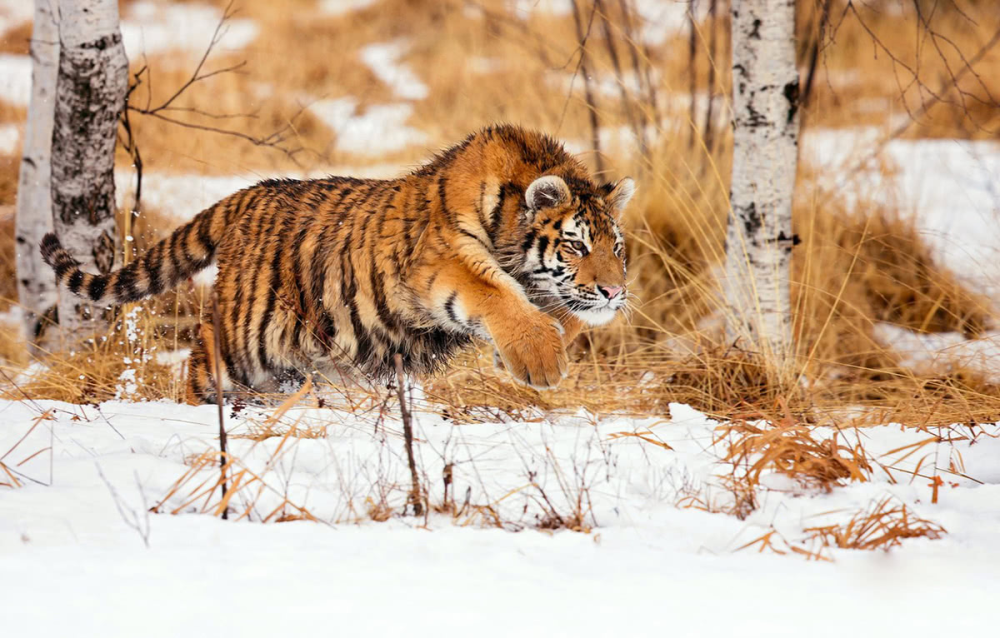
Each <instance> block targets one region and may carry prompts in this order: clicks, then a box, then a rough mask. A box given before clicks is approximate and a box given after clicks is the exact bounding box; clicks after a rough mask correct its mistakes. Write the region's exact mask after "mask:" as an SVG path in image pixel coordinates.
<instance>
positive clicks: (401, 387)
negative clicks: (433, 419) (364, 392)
mask: <svg viewBox="0 0 1000 638" xmlns="http://www.w3.org/2000/svg"><path fill="white" fill-rule="evenodd" d="M395 361H396V381H397V382H396V391H397V392H398V393H399V409H400V411H401V412H402V413H403V437H404V439H405V440H406V458H407V460H408V461H409V463H410V477H411V478H412V479H413V488H412V489H411V490H410V498H409V502H410V505H411V506H412V507H413V515H414V516H420V515H421V514H423V511H424V506H423V499H422V498H421V497H420V494H421V491H420V477H419V476H418V475H417V461H416V459H415V458H414V456H413V415H412V414H411V413H410V406H408V405H407V404H406V391H405V381H406V379H405V377H404V376H403V356H402V355H400V354H396V355H395Z"/></svg>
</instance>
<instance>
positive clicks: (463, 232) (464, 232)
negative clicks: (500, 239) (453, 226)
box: [458, 228, 490, 250]
mask: <svg viewBox="0 0 1000 638" xmlns="http://www.w3.org/2000/svg"><path fill="white" fill-rule="evenodd" d="M458 232H459V233H461V234H463V235H465V236H466V237H471V238H473V239H475V240H476V241H477V242H479V244H480V245H482V246H483V248H485V249H486V250H489V249H490V247H489V246H487V245H486V242H484V241H483V240H482V239H480V238H478V237H476V236H475V235H473V234H472V233H470V232H469V231H467V230H465V229H464V228H459V229H458Z"/></svg>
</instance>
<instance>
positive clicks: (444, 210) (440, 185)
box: [438, 172, 455, 222]
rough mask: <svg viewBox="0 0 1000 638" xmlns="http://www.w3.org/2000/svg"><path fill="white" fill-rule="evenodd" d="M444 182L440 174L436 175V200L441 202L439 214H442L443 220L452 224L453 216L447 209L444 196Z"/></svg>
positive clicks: (444, 179) (446, 200)
mask: <svg viewBox="0 0 1000 638" xmlns="http://www.w3.org/2000/svg"><path fill="white" fill-rule="evenodd" d="M446 182H447V178H446V177H445V175H444V173H443V172H442V173H441V174H440V175H438V199H440V200H441V212H442V213H444V218H445V219H447V220H448V221H449V222H454V221H455V216H454V214H453V213H452V211H451V210H450V209H449V208H448V198H447V196H446V195H445V183H446Z"/></svg>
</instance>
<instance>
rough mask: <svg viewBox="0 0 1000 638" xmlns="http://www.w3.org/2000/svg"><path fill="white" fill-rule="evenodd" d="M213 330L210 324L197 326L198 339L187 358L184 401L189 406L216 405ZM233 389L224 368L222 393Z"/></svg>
mask: <svg viewBox="0 0 1000 638" xmlns="http://www.w3.org/2000/svg"><path fill="white" fill-rule="evenodd" d="M214 351H215V330H214V329H213V327H212V324H209V323H202V324H200V325H199V326H198V339H197V341H196V342H195V345H194V347H193V348H192V349H191V356H190V357H188V374H187V387H186V390H185V396H184V399H185V401H187V403H190V404H191V405H200V404H202V403H217V402H218V391H217V390H216V385H215V380H216V379H217V378H218V377H217V376H216V374H215V356H214ZM232 389H233V385H232V382H231V381H230V379H229V375H228V374H226V370H225V368H223V370H222V390H223V392H225V391H229V390H232Z"/></svg>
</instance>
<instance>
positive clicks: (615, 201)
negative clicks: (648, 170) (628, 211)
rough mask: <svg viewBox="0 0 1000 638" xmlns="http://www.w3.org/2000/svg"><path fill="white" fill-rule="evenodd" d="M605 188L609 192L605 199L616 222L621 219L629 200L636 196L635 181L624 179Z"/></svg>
mask: <svg viewBox="0 0 1000 638" xmlns="http://www.w3.org/2000/svg"><path fill="white" fill-rule="evenodd" d="M604 188H605V190H607V192H608V194H607V195H606V196H605V198H606V199H607V202H608V204H609V205H610V207H611V215H612V216H613V217H614V218H615V220H619V219H621V217H622V213H623V212H625V207H626V206H628V203H629V200H631V199H632V196H633V195H635V180H634V179H632V178H631V177H623V178H622V179H620V180H618V181H617V182H615V183H614V184H605V185H604Z"/></svg>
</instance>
